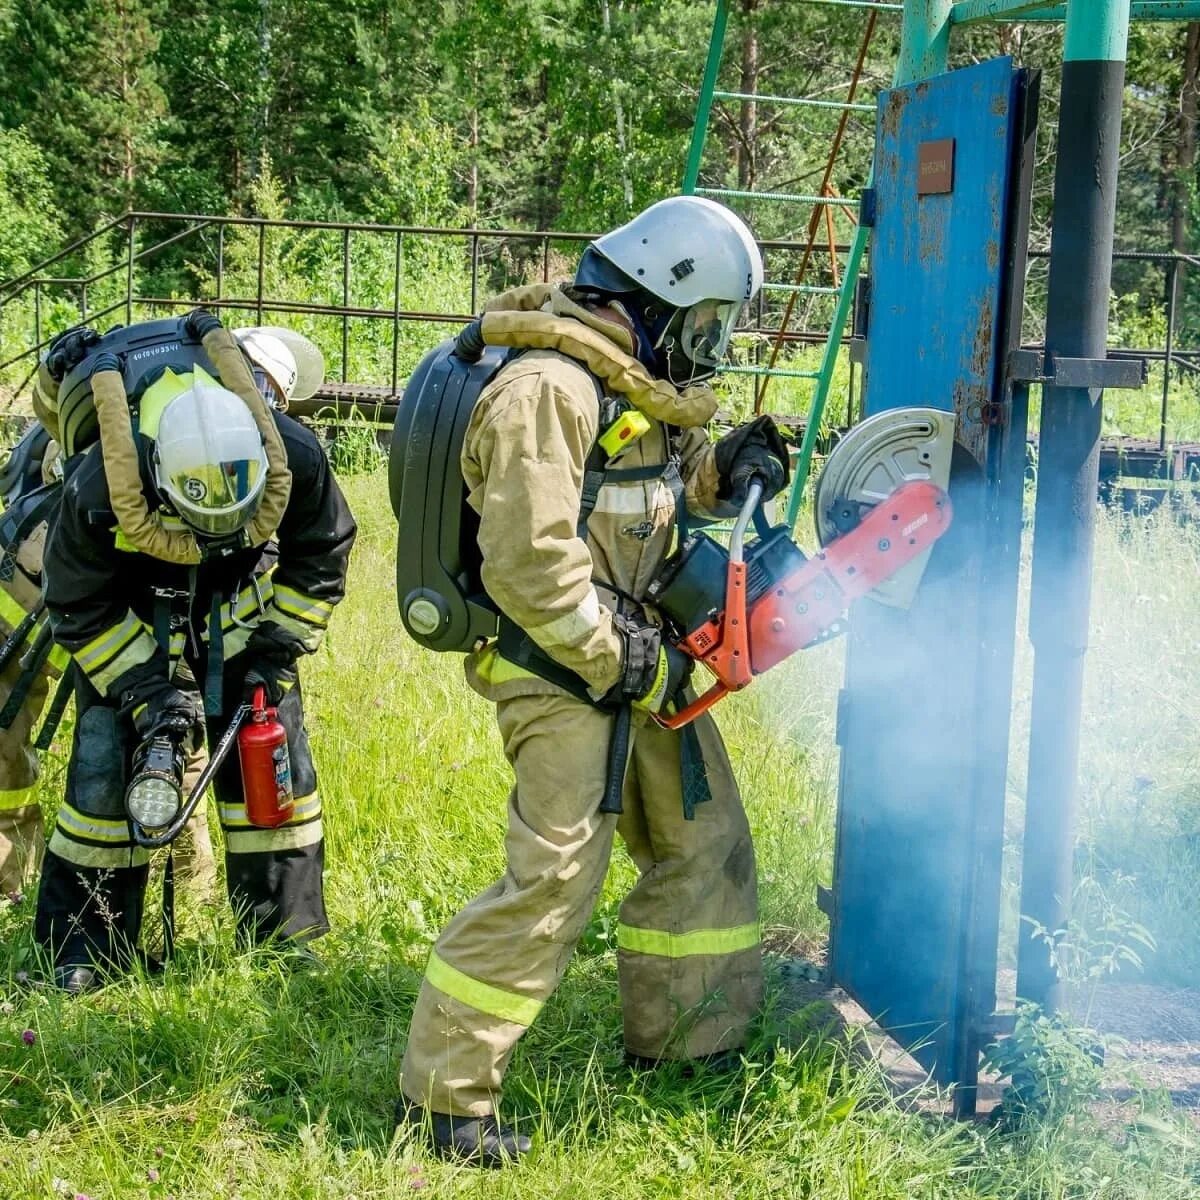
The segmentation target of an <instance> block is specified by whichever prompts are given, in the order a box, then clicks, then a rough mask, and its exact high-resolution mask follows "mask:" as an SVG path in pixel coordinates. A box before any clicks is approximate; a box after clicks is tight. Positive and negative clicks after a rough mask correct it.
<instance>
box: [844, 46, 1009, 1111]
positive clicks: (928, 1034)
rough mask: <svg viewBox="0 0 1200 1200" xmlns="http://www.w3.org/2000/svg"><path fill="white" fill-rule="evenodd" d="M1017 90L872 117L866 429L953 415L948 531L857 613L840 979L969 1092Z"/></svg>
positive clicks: (998, 85)
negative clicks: (904, 576)
mask: <svg viewBox="0 0 1200 1200" xmlns="http://www.w3.org/2000/svg"><path fill="white" fill-rule="evenodd" d="M1026 81H1027V79H1026V77H1025V76H1024V75H1022V74H1021V73H1019V72H1014V70H1013V66H1012V62H1011V60H1009V59H998V60H995V61H993V62H988V63H984V64H982V65H980V66H977V67H971V68H968V69H965V70H962V71H956V72H952V73H951V74H948V75H944V76H938V77H936V78H933V79H930V80H927V81H924V82H921V83H919V84H914V85H912V86H908V87H904V88H899V89H896V90H894V91H892V92H888V93H885V94H884V95H883V96H882V97H881V98H880V109H879V119H878V129H877V139H878V140H877V147H876V170H875V198H876V211H875V229H874V236H873V242H872V250H871V272H870V279H871V288H870V309H869V313H868V322H867V330H866V341H867V346H866V372H867V373H866V380H865V388H864V395H863V404H864V414H865V415H871V414H874V413H878V412H881V411H883V410H885V409H889V408H897V407H904V406H908V405H920V406H929V407H933V408H940V409H944V410H953V411H955V412H956V413H957V415H958V423H959V431H960V443H959V444H958V445H957V446H956V447H955V454H954V463H953V468H952V475H951V496H952V499H953V501H954V508H955V517H954V525H953V527H952V528H951V530H950V532H949V534H948V535H947V536H946V537H945V538H943V539H942V541H941V542H940V543H939V545H938V546H937V547H936V548H935V550H934V554H933V556H932V558H931V560H930V565H929V568H928V570H927V572H926V575H925V578H924V580H923V582H922V585H921V590H920V592H919V594H918V596H917V599H916V602H915V603H914V605H913V606H912V608H911V609H910V610H909V611H907V612H900V611H898V610H895V609H885V608H883V607H882V606H880V605H876V604H871V603H870V602H863V603H860V604H859V605H857V606H856V607H855V610H854V611H853V612H852V614H851V635H850V644H849V648H848V652H847V663H846V683H845V688H844V691H843V697H842V703H841V704H840V705H839V713H838V741H839V744H840V745H841V748H842V755H841V775H840V780H839V798H838V827H837V844H836V851H835V863H834V880H833V889H832V897H831V898H832V910H833V911H832V913H831V951H830V962H831V971H832V975H833V978H834V980H835V981H836V982H837V983H838V984H840V985H841V986H843V987H844V988H846V990H847V991H849V992H850V993H851V994H852V995H853V996H854V997H855V999H857V1000H858V1001H859V1003H860V1004H862V1006H863V1007H864V1008H865V1009H867V1011H868V1012H870V1013H871V1014H872V1016H874V1017H875V1018H876V1019H877V1020H879V1022H880V1023H881V1024H882V1025H883V1026H884V1027H885V1028H886V1029H887V1030H888V1031H889V1032H891V1033H893V1035H894V1036H895V1037H896V1038H897V1040H899V1041H901V1042H902V1043H903V1044H905V1045H907V1046H909V1047H910V1048H912V1049H913V1051H914V1053H915V1054H916V1056H917V1057H918V1058H919V1059H920V1061H921V1062H922V1063H924V1064H925V1065H926V1066H927V1067H928V1068H929V1069H930V1070H931V1071H932V1072H933V1074H934V1076H935V1078H936V1079H938V1081H939V1082H942V1083H958V1084H961V1085H963V1086H964V1087H965V1088H967V1089H970V1088H971V1086H972V1085H973V1082H974V1078H975V1062H976V1059H977V1053H978V1046H979V1043H980V1041H981V1040H982V1039H983V1038H985V1037H986V1036H987V1030H988V1028H990V1022H991V1020H992V1014H993V1010H994V1005H995V965H996V930H997V917H996V910H997V906H998V903H999V880H1000V863H1001V850H1002V843H1001V838H1002V830H1003V811H1004V775H1005V770H1004V764H1005V760H1006V757H1007V730H1008V704H1009V693H1008V681H1009V680H1010V679H1011V642H1012V636H1013V635H1012V629H1013V625H1014V605H1015V592H1016V587H1015V582H1016V570H1017V558H1016V555H1015V553H1014V552H1013V549H1014V547H1015V546H1017V545H1019V533H1020V501H1021V489H1022V472H1023V467H1024V438H1025V432H1024V416H1023V410H1021V409H1020V406H1018V405H1015V404H1014V403H1013V402H1011V400H1010V396H1009V393H1008V392H1007V390H1006V381H1005V379H1003V378H1002V376H1003V374H1004V372H1003V369H1002V368H1003V364H1004V363H1005V362H1007V361H1008V358H1009V352H1010V351H1011V350H1012V349H1014V348H1015V345H1016V344H1017V341H1016V333H1017V332H1019V330H1017V331H1016V332H1014V326H1016V325H1018V324H1019V321H1018V316H1019V312H1020V307H1021V290H1020V286H1021V279H1022V278H1023V262H1024V257H1023V253H1022V252H1021V250H1020V249H1019V248H1018V247H1019V245H1020V244H1021V242H1022V239H1023V238H1024V236H1025V231H1024V229H1023V228H1022V222H1023V220H1024V217H1023V216H1021V215H1018V214H1022V213H1023V212H1024V211H1025V209H1026V208H1027V204H1024V202H1023V199H1022V198H1023V197H1027V195H1028V188H1029V183H1028V181H1029V178H1030V176H1031V171H1032V162H1033V154H1032V148H1031V136H1032V135H1031V134H1030V133H1028V127H1027V123H1026V121H1025V119H1024V116H1025V110H1026V99H1025V97H1026V92H1025V91H1024V90H1023V88H1024V85H1025V82H1026ZM951 144H952V146H953V152H952V160H951V156H950V153H949V152H950V146H951ZM923 162H924V163H925V164H927V165H928V164H930V163H935V164H936V166H935V167H934V168H933V169H931V170H927V171H925V172H924V173H923V172H922V163H923ZM923 175H924V177H925V179H926V180H927V181H928V180H929V178H930V177H931V176H932V177H933V179H934V180H935V181H936V183H937V189H938V190H934V191H929V190H927V189H928V186H929V185H928V183H926V185H925V187H924V189H923V185H922V177H923ZM947 188H948V189H949V190H947ZM1023 205H1024V206H1023ZM1013 439H1016V441H1015V442H1014V446H1015V449H1014V446H1009V445H1008V443H1009V442H1013ZM1002 451H1003V452H1002ZM1014 530H1015V533H1014Z"/></svg>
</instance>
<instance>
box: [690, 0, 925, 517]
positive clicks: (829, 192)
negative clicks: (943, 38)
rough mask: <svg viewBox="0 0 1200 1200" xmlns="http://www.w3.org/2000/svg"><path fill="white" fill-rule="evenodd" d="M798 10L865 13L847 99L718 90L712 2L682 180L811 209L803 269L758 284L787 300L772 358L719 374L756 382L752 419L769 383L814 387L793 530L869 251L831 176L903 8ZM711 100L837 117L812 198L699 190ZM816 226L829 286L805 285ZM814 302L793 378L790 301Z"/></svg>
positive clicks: (729, 195) (723, 16)
mask: <svg viewBox="0 0 1200 1200" xmlns="http://www.w3.org/2000/svg"><path fill="white" fill-rule="evenodd" d="M804 3H806V4H809V5H812V6H814V7H817V6H823V7H832V8H851V9H861V10H863V11H864V12H865V14H866V22H865V25H864V29H863V37H862V40H861V43H860V48H859V52H858V58H857V61H856V63H855V68H854V72H853V75H852V77H851V81H850V84H849V87H848V88H847V94H846V98H845V99H844V100H840V101H838V100H824V99H818V98H815V97H798V96H771V95H764V94H750V93H744V92H731V91H723V90H721V89H720V88H718V87H717V82H718V76H719V74H720V68H721V58H722V53H723V50H724V45H725V38H726V32H727V27H728V22H729V0H717V9H716V14H715V16H714V19H713V28H712V35H711V37H710V39H709V46H708V57H707V60H706V62H705V67H704V77H703V80H702V83H701V86H700V96H699V100H698V102H697V106H696V122H695V125H694V127H693V130H692V141H691V146H690V149H689V151H688V159H687V167H686V169H685V172H684V179H683V191H684V193H685V194H693V195H700V196H712V197H714V198H717V199H721V200H722V201H723V202H726V203H731V205H732V206H734V207H745V206H746V205H747V204H752V203H756V202H760V201H765V202H770V203H775V204H793V205H803V206H806V207H808V208H811V210H812V212H811V216H810V218H809V222H808V231H807V237H806V240H805V242H804V244H803V253H802V257H801V262H800V266H799V268H798V270H797V272H796V276H795V278H794V279H793V280H791V281H790V282H775V281H768V282H766V283H764V285H763V291H764V292H767V293H775V294H780V295H785V296H786V297H787V303H786V306H785V308H784V312H783V315H782V318H781V320H780V324H779V328H778V330H777V331H776V332H775V333H774V336H773V338H772V345H771V352H770V356H769V359H768V361H767V363H766V365H765V366H730V367H725V368H723V371H724V373H726V374H733V375H750V376H754V377H756V378H757V382H756V384H755V397H754V411H755V412H756V413H760V412H762V411H763V405H764V402H765V399H766V394H767V388H768V386H769V384H770V381H771V380H772V379H773V378H787V379H805V380H809V381H811V382H812V383H813V384H814V388H813V395H812V400H811V403H810V406H809V411H808V414H807V417H806V418H805V424H804V437H803V440H802V443H801V446H800V453H799V457H798V459H797V463H796V470H795V475H794V479H793V484H792V492H791V499H790V502H789V505H788V518H787V519H788V524H789V525H794V524H795V522H796V517H797V514H798V512H799V509H800V505H801V503H802V501H803V497H804V491H805V483H806V481H807V478H808V474H809V470H810V468H811V465H812V457H813V452H814V450H815V447H816V442H817V437H818V435H819V433H820V428H821V422H822V420H823V418H824V414H825V407H826V404H827V402H828V400H829V394H830V390H831V387H832V384H833V376H834V370H835V368H836V366H837V361H838V355H839V353H840V351H841V348H842V338H843V336H844V334H845V330H846V325H847V323H848V321H849V318H850V311H851V308H852V306H853V304H854V298H855V293H856V289H857V286H858V280H859V276H860V274H861V272H862V265H863V258H864V256H865V253H866V248H867V230H866V228H865V227H864V226H863V225H862V224H861V223H860V222H859V221H858V219H857V217H856V215H855V214H856V213H857V210H858V201H857V200H851V199H847V198H844V197H841V196H838V195H837V194H836V192H835V190H834V189H833V186H832V181H833V176H834V172H835V170H836V167H837V165H838V162H839V157H840V155H841V153H842V149H843V143H844V140H845V134H846V130H847V127H848V125H849V121H850V118H851V116H852V115H853V114H855V113H874V111H875V106H874V105H873V104H865V103H860V102H859V101H858V99H857V97H858V92H859V86H860V83H861V78H862V72H863V67H864V65H865V62H866V57H867V53H868V51H869V49H870V46H871V42H872V39H873V37H874V35H875V32H876V29H877V27H878V21H879V17H880V15H881V14H895V15H899V14H900V13H902V11H903V6H902V5H901V4H896V3H876V2H874V0H804ZM714 101H734V102H747V101H758V102H760V103H769V104H777V105H786V106H789V107H795V108H822V109H833V110H837V111H839V112H840V114H841V116H840V119H839V121H838V126H837V132H836V134H835V135H834V138H833V141H832V143H831V145H830V152H829V157H828V161H827V162H826V165H825V169H824V172H823V175H822V182H821V186H820V189H819V191H818V193H817V194H814V195H805V194H801V193H794V192H780V191H743V190H737V189H733V188H722V187H705V186H702V185H701V183H700V168H701V163H702V160H703V156H704V145H705V141H706V138H707V134H708V128H709V122H710V118H711V115H712V108H713V103H714ZM835 213H837V214H840V215H841V216H842V217H843V219H848V220H849V221H850V222H851V224H852V226H853V232H852V235H851V238H850V243H849V247H848V249H847V250H846V251H845V255H846V257H845V262H844V264H842V265H841V267H840V269H839V261H838V260H839V250H838V246H837V240H836V235H835V230H834V215H835ZM822 225H824V227H825V233H826V235H827V238H828V243H829V256H830V259H829V261H830V271H831V274H832V283H833V285H832V286H828V285H821V284H818V283H813V282H808V281H807V280H808V274H809V269H810V267H812V265H813V260H814V255H815V252H816V249H817V242H818V239H819V236H820V234H821V230H822ZM814 295H826V296H835V297H836V303H835V306H834V312H833V316H832V320H831V322H830V326H829V331H828V335H827V337H826V340H825V344H824V348H823V351H822V354H821V361H820V366H819V368H818V369H817V370H815V371H796V370H790V369H787V368H785V367H780V366H778V365H777V363H778V360H779V354H780V351H781V350H782V348H783V346H784V345H785V343H786V342H787V340H788V331H789V326H790V325H791V322H792V318H793V316H794V314H795V307H796V302H797V300H798V299H799V298H800V297H802V296H814ZM797 415H799V414H797Z"/></svg>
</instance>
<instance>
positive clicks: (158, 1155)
mask: <svg viewBox="0 0 1200 1200" xmlns="http://www.w3.org/2000/svg"><path fill="white" fill-rule="evenodd" d="M165 1153H166V1151H165V1150H164V1149H163V1148H162V1147H161V1146H155V1147H154V1157H155V1158H162V1156H163V1155H164V1154H165Z"/></svg>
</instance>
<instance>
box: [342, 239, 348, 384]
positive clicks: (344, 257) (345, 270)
mask: <svg viewBox="0 0 1200 1200" xmlns="http://www.w3.org/2000/svg"><path fill="white" fill-rule="evenodd" d="M349 307H350V230H349V229H343V230H342V382H343V383H345V382H346V381H347V380H348V379H349V378H350V375H349V367H350V315H349V313H347V312H346V311H345V310H346V309H348V308H349Z"/></svg>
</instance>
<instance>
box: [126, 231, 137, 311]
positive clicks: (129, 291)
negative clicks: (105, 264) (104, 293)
mask: <svg viewBox="0 0 1200 1200" xmlns="http://www.w3.org/2000/svg"><path fill="white" fill-rule="evenodd" d="M136 238H137V217H135V216H134V215H133V214H132V213H130V214H129V246H128V248H127V253H128V258H127V259H126V264H125V324H126V325H132V324H133V263H134V256H135V254H136Z"/></svg>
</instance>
